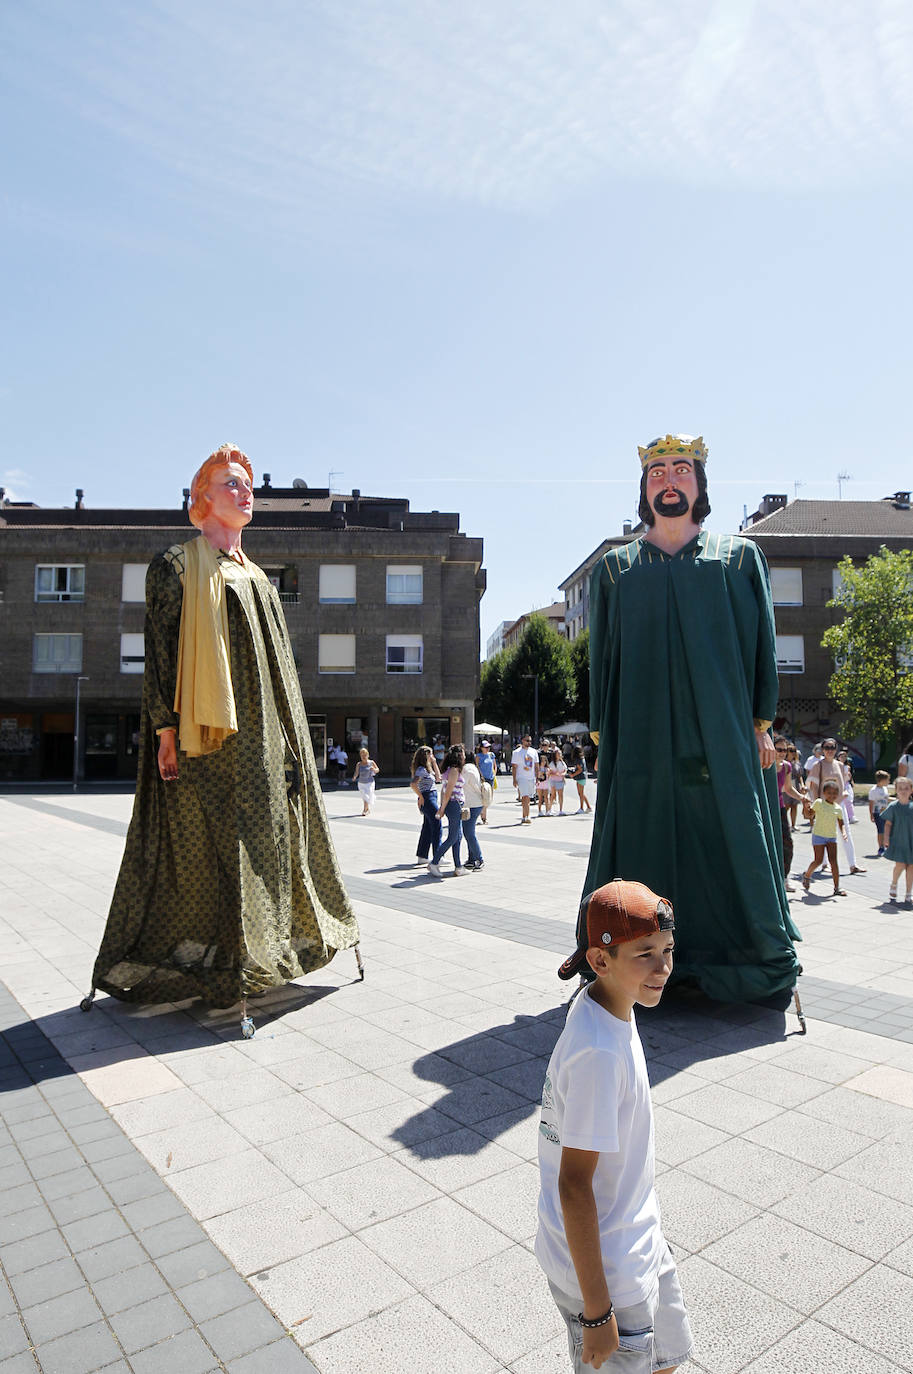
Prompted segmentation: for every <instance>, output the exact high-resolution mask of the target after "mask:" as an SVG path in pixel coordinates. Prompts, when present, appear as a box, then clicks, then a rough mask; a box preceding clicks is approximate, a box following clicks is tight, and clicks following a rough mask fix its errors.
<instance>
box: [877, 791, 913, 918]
mask: <svg viewBox="0 0 913 1374" xmlns="http://www.w3.org/2000/svg"><path fill="white" fill-rule="evenodd" d="M894 791H895V792H896V793H897V800H896V801H892V802H891V805H890V806H889V807H887V809H886V810H885V812H884V840H885V845H886V849H885V853H886V855H887V857H888V858H889V859H893V860H894V872H893V874H892V875H891V890H890V898H891V901H892V902H896V901H897V881H898V879H899V878H900V875H901V873H903V874H905V876H906V885H907V895H906V897H905V898H904V906H910V907H913V800H911V798H913V778H898V779H897V781H896V782H895V784H894Z"/></svg>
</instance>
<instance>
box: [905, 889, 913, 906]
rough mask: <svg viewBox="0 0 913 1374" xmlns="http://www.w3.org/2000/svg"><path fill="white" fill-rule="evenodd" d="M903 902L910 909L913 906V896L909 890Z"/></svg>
mask: <svg viewBox="0 0 913 1374" xmlns="http://www.w3.org/2000/svg"><path fill="white" fill-rule="evenodd" d="M903 904H904V906H905V907H907V908H908V909H909V908H910V907H913V897H911V896H910V894H909V892H908V893H907V895H906V897H904V899H903Z"/></svg>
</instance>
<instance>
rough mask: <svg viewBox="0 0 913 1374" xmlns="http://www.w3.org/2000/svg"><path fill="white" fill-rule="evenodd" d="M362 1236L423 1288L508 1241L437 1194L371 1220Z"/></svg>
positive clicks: (401, 1272)
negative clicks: (431, 1199)
mask: <svg viewBox="0 0 913 1374" xmlns="http://www.w3.org/2000/svg"><path fill="white" fill-rule="evenodd" d="M360 1238H361V1239H362V1240H363V1241H364V1243H365V1245H368V1246H370V1248H371V1249H372V1250H373V1251H374V1252H375V1253H376V1254H378V1255H379V1256H380V1257H381V1259H383V1260H385V1261H386V1262H387V1264H389V1265H390V1266H391V1268H393V1269H396V1270H397V1272H398V1273H400V1274H402V1275H403V1277H404V1278H406V1279H407V1280H408V1281H409V1283H411V1284H412V1286H413V1287H414V1288H418V1289H424V1290H427V1289H428V1288H429V1287H430V1286H431V1285H432V1284H435V1283H437V1282H439V1281H440V1280H441V1279H445V1278H448V1277H450V1276H451V1275H452V1274H457V1273H459V1272H461V1271H462V1270H463V1269H467V1268H470V1267H471V1266H473V1265H476V1264H478V1263H479V1262H480V1261H482V1260H484V1259H488V1258H489V1256H491V1255H494V1254H497V1253H498V1251H499V1250H505V1249H507V1247H508V1246H509V1244H510V1241H509V1240H508V1238H507V1236H505V1235H504V1233H503V1232H502V1231H498V1230H496V1229H495V1228H494V1227H493V1226H490V1225H489V1224H488V1222H486V1221H483V1220H482V1219H481V1218H480V1217H478V1216H475V1215H474V1214H473V1213H472V1212H469V1211H467V1210H466V1208H465V1207H461V1206H460V1205H459V1203H457V1202H454V1201H453V1199H452V1198H438V1199H436V1200H435V1201H434V1202H428V1203H425V1204H424V1206H421V1207H416V1208H413V1210H412V1211H410V1212H405V1213H403V1214H402V1215H400V1216H396V1217H392V1218H391V1219H390V1220H389V1221H382V1222H379V1223H378V1224H376V1225H374V1226H369V1227H367V1228H366V1229H365V1230H363V1231H362V1232H361V1233H360Z"/></svg>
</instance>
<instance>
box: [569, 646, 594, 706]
mask: <svg viewBox="0 0 913 1374" xmlns="http://www.w3.org/2000/svg"><path fill="white" fill-rule="evenodd" d="M571 667H572V668H573V670H574V701H573V704H572V706H571V715H572V716H573V717H574V719H575V720H580V721H583V724H584V725H588V724H589V722H590V632H589V630H584V631H583V634H579V635H578V636H577V638H576V639H575V640H573V642H572V643H571Z"/></svg>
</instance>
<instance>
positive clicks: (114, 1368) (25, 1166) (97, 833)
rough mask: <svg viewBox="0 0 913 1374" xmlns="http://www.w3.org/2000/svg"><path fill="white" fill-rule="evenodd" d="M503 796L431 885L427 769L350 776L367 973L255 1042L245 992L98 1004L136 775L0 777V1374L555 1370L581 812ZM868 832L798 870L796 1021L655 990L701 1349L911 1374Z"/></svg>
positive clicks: (892, 975)
mask: <svg viewBox="0 0 913 1374" xmlns="http://www.w3.org/2000/svg"><path fill="white" fill-rule="evenodd" d="M512 797H513V793H512V791H511V790H510V788H509V786H508V785H507V780H506V779H501V786H500V788H499V791H498V793H497V795H496V802H495V804H494V806H493V808H492V809H491V812H490V819H491V823H490V825H489V826H487V827H480V830H479V835H480V840H481V844H482V847H483V850H484V854H485V868H484V870H483V871H482V872H481V873H477V874H467V875H466V876H464V877H462V878H457V877H455V876H453V875H452V870H451V871H450V872H449V873H448V874H447V876H446V877H445V879H444V880H442V881H438V880H435V879H433V878H431V877H430V876H428V875H427V874H426V873H425V872H424V871H422V870H419V869H417V868H416V867H415V866H414V857H415V841H416V837H417V832H418V813H417V810H416V806H415V798H414V797H413V795H412V793H411V792H409V791H408V789H406V788H405V786H399V787H389V788H383V789H380V790H379V791H378V794H377V805H376V810H375V813H374V814H373V815H372V816H370V817H369V818H367V819H362V818H361V817H360V815H359V813H360V810H361V803H360V800H359V798H358V795H357V793H356V792H355V791H353V790H351V789H349V790H340V791H338V792H331V793H328V794H327V796H326V799H325V800H326V804H327V810H328V812H329V815H330V818H331V824H332V828H333V834H334V837H335V840H336V844H337V847H338V851H339V856H340V861H341V864H342V868H343V872H344V874H345V876H346V881H347V884H348V886H349V889H350V892H351V894H352V896H353V899H354V902H355V906H356V910H357V912H358V916H359V920H360V922H361V926H362V950H363V954H364V958H365V965H366V979H365V981H364V982H363V983H360V982H358V981H357V979H356V968H355V961H354V957H353V955H352V953H351V952H345V953H343V954H341V955H340V956H338V957H337V959H336V960H335V961H334V962H333V964H332V965H331V966H330V967H329V968H328V969H326V970H323V971H322V972H320V973H317V974H314V975H312V976H311V977H309V978H307V979H305V980H303V981H302V982H301V983H298V984H292V985H289V986H288V987H286V988H284V989H281V990H279V991H277V992H275V993H272V994H270V995H269V996H267V997H265V998H262V999H258V1000H257V1001H256V1002H255V1003H254V1004H253V1006H254V1016H255V1019H256V1022H257V1026H258V1029H257V1033H256V1036H255V1037H254V1039H252V1040H249V1041H244V1040H242V1039H241V1037H240V1029H239V1017H238V1013H237V1012H236V1011H231V1012H207V1011H206V1010H205V1009H204V1008H202V1007H201V1006H199V1005H198V1004H192V1003H184V1004H181V1005H180V1006H164V1007H155V1008H131V1007H128V1006H125V1005H123V1004H121V1003H118V1002H116V1001H114V1000H112V999H110V998H107V997H104V996H100V997H99V998H98V999H97V1000H96V1003H95V1006H94V1009H93V1010H92V1012H91V1013H90V1014H89V1015H85V1014H83V1013H81V1012H80V1011H79V1010H78V1005H77V1004H78V1002H79V1000H80V998H81V997H82V996H83V995H84V994H85V992H86V991H87V989H88V986H89V982H90V977H91V970H92V964H93V960H94V955H95V951H96V948H97V945H98V941H99V938H100V935H101V932H102V929H103V925H104V920H105V916H106V912H107V907H108V903H109V900H110V896H111V891H112V887H113V883H114V878H115V875H116V872H117V868H118V864H119V861H120V857H121V852H122V849H123V842H124V835H125V833H126V825H127V821H128V818H129V814H130V808H131V804H132V797H131V796H130V795H128V794H127V793H125V792H123V791H104V790H100V789H86V790H85V791H83V792H81V793H80V794H78V795H74V794H73V793H72V792H64V791H60V792H57V793H55V792H52V791H43V792H40V793H39V792H36V793H34V794H32V793H27V792H25V791H22V790H17V791H15V792H7V793H6V794H4V795H2V796H0V1030H2V1040H0V1123H2V1124H0V1263H2V1279H0V1374H34V1371H35V1370H36V1369H38V1370H43V1371H46V1374H89V1371H95V1370H101V1369H105V1370H109V1371H111V1372H112V1374H120V1372H121V1371H130V1370H133V1371H135V1374H153V1372H155V1374H158V1371H162V1374H164V1371H168V1374H208V1371H212V1370H228V1371H231V1374H242V1371H243V1374H285V1371H300V1374H309V1371H311V1370H314V1369H316V1370H318V1371H320V1372H321V1374H369V1372H370V1374H400V1371H403V1372H405V1371H408V1372H409V1374H432V1371H433V1374H498V1371H510V1372H511V1374H564V1371H566V1370H567V1368H568V1358H567V1349H566V1344H565V1338H564V1335H563V1328H562V1325H561V1321H560V1318H559V1317H558V1314H557V1312H556V1310H555V1308H554V1306H553V1304H552V1302H551V1299H550V1297H549V1294H548V1290H547V1287H546V1285H545V1282H544V1280H543V1278H542V1277H541V1275H540V1272H539V1270H538V1266H537V1264H536V1262H535V1259H534V1257H533V1254H532V1240H533V1235H534V1232H535V1226H536V1191H537V1170H536V1164H535V1159H536V1138H537V1118H538V1113H537V1102H538V1098H539V1094H540V1089H541V1083H542V1077H543V1072H544V1068H545V1064H546V1062H547V1058H548V1054H549V1052H550V1050H551V1047H552V1045H553V1043H554V1041H555V1038H556V1036H557V1035H558V1033H559V1031H560V1028H561V1024H562V1020H563V1015H564V1005H563V1003H564V1000H565V999H566V997H567V996H568V992H569V989H568V987H567V985H565V984H562V983H560V982H559V980H558V979H557V977H556V973H555V970H556V967H557V965H558V963H559V962H560V959H561V958H563V957H564V956H565V955H566V954H567V953H568V952H569V951H570V949H571V948H572V945H573V924H574V918H575V915H576V907H577V901H578V898H579V895H580V889H581V884H582V881H583V875H584V871H585V865H586V857H587V854H588V848H589V838H590V825H591V822H590V819H589V818H588V817H585V816H576V815H568V816H565V817H557V816H555V817H552V818H549V819H547V820H546V819H542V820H539V819H536V820H535V821H534V823H533V825H532V826H528V827H524V828H522V829H521V827H520V826H519V824H518V821H519V807H518V806H517V805H516V804H515V803H514V801H513V800H512ZM801 829H802V832H803V833H802V834H800V835H797V837H796V838H797V853H796V865H797V867H798V866H799V865H800V864H801V865H803V866H804V863H805V862H806V861H807V858H808V840H807V838H806V835H805V833H804V832H805V830H806V827H805V826H804V825H803V826H802V827H801ZM854 833H855V838H856V847H857V852H858V853H859V856H860V861H861V862H863V863H865V864H867V867H868V872H867V873H866V874H864V875H860V876H856V877H849V876H847V877H846V878H845V880H844V881H845V886H846V887H847V889H848V892H849V895H848V896H847V897H845V898H833V897H830V896H829V895H828V894H829V893H830V890H831V884H830V880H829V878H828V879H824V878H819V879H816V880H815V882H814V884H813V886H812V895H811V896H809V897H805V896H804V895H803V893H802V891H801V888H800V889H799V890H798V892H797V894H796V895H795V896H794V897H793V898H792V908H793V912H794V915H795V918H796V920H797V922H798V924H799V926H800V928H801V929H802V931H803V934H804V936H805V941H804V944H803V945H802V947H801V957H802V961H803V964H804V966H805V970H806V973H805V976H804V978H803V979H802V982H801V991H802V994H803V1002H804V1006H805V1011H806V1013H807V1016H808V1034H807V1035H805V1036H802V1035H801V1034H800V1033H799V1025H798V1022H797V1019H796V1016H795V1014H794V1012H793V1011H792V1010H787V1011H786V1012H777V1011H772V1010H763V1009H759V1008H747V1007H719V1006H714V1005H713V1004H710V1003H708V1002H706V1001H704V1000H702V999H699V998H696V997H687V996H678V997H674V998H672V997H670V998H669V999H668V1000H666V1001H665V1002H664V1003H663V1005H662V1006H661V1007H660V1008H659V1009H658V1010H657V1011H656V1012H653V1013H649V1014H647V1013H642V1014H641V1015H640V1017H639V1024H640V1027H641V1035H642V1038H643V1040H644V1044H645V1048H646V1051H647V1057H648V1062H649V1066H650V1072H651V1079H652V1082H653V1090H654V1102H655V1108H656V1154H657V1173H658V1180H657V1187H658V1191H659V1195H660V1201H661V1204H662V1209H663V1217H664V1224H665V1230H666V1233H667V1235H668V1238H669V1240H670V1242H671V1244H672V1246H673V1249H674V1250H675V1253H676V1256H677V1259H678V1262H679V1267H680V1272H681V1277H682V1282H683V1286H684V1289H685V1295H686V1299H687V1301H688V1303H689V1307H690V1312H691V1317H692V1324H693V1326H694V1331H695V1338H696V1346H695V1359H694V1361H693V1362H692V1364H691V1365H690V1366H688V1367H689V1368H692V1369H695V1370H702V1371H705V1374H736V1371H745V1372H746V1374H895V1371H901V1370H905V1371H913V1320H911V1317H910V1313H911V1311H913V940H911V934H913V912H911V911H908V910H904V908H903V907H900V908H897V907H892V906H890V905H889V904H888V903H887V900H886V899H887V890H888V881H889V874H890V865H889V864H887V863H886V862H885V861H884V860H881V861H878V860H876V859H873V858H870V857H866V856H867V855H871V853H872V852H873V846H872V840H873V839H874V830H873V828H872V827H871V825H870V824H869V822H868V820H867V819H864V818H861V819H860V821H859V823H858V824H857V825H856V827H855V831H854ZM695 860H696V862H708V863H711V864H712V862H713V860H712V856H704V855H696V856H695ZM445 871H446V870H445Z"/></svg>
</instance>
